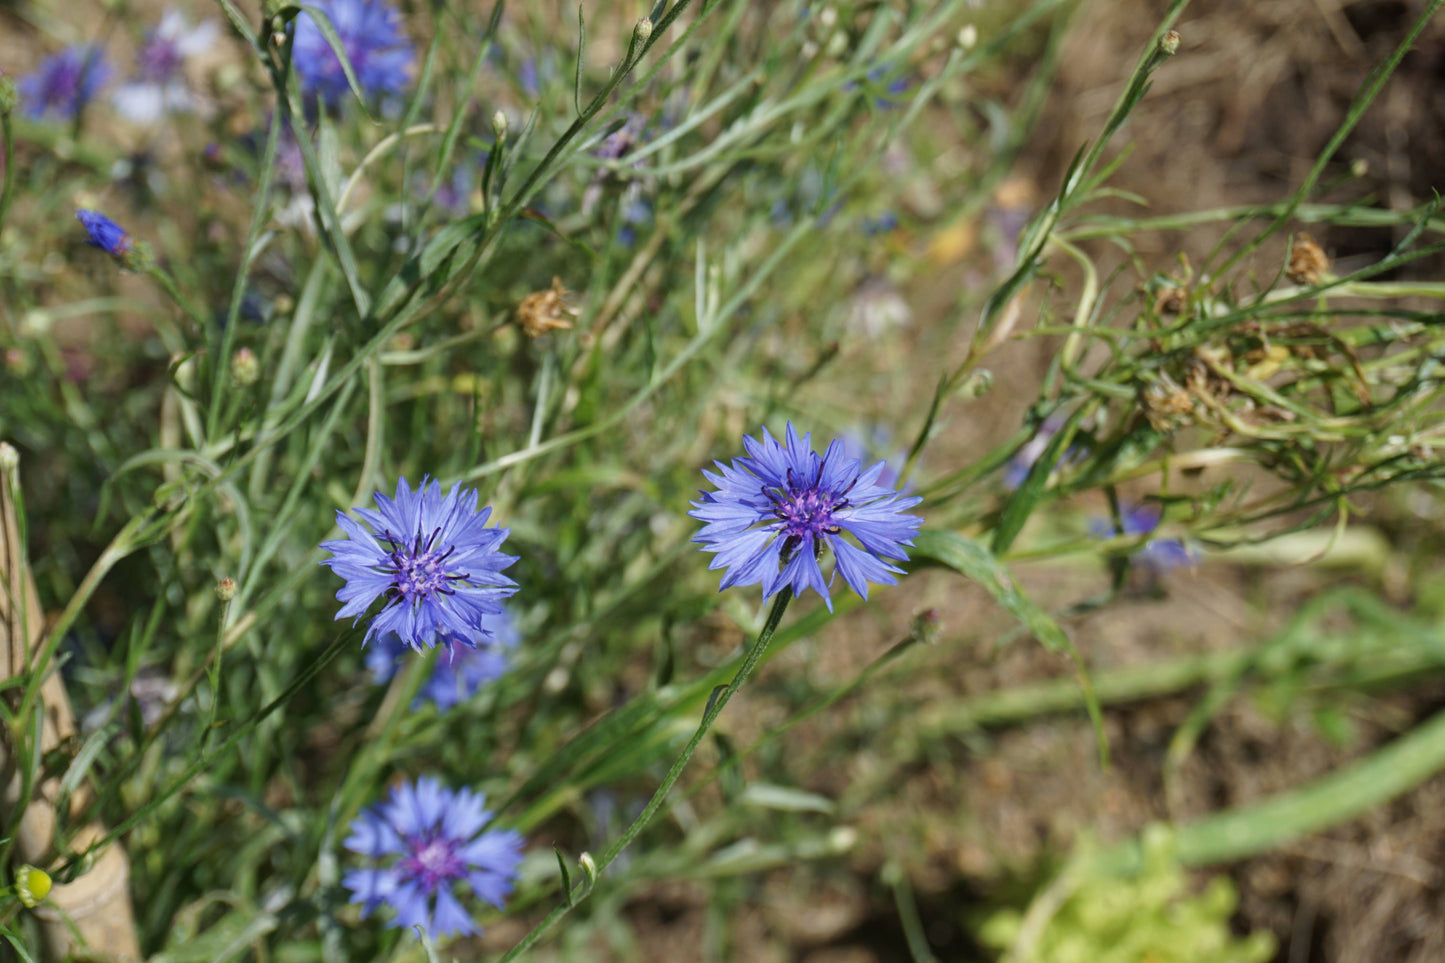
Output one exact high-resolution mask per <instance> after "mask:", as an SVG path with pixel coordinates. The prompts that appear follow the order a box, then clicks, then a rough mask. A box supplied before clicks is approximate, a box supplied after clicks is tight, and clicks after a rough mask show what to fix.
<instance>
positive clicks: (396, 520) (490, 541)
mask: <svg viewBox="0 0 1445 963" xmlns="http://www.w3.org/2000/svg"><path fill="white" fill-rule="evenodd" d="M372 497H373V498H374V499H375V500H376V510H374V511H373V510H371V509H366V508H358V509H356V510H355V511H356V514H357V515H358V516H360V518H361V520H362V521H364V522H366V524H367V525H369V526H370V527H371V531H370V532H368V531H367V530H366V529H365V528H362V527H361V526H360V525H359V524H357V522H356V521H355V520H354V519H352V518H351V517H350V516H348V515H347V514H346V513H345V512H337V513H336V524H337V525H339V526H341V530H342V531H343V532H345V533H346V534H347V536H348V537H349V538H348V539H337V540H335V541H330V542H322V543H321V547H322V548H324V549H326V550H327V551H328V552H330V553H331V554H332V557H331V558H328V559H325V560H323V561H322V563H321V564H322V565H330V566H331V570H332V571H333V572H335V573H336V574H337V575H340V576H341V577H342V578H343V579H345V580H346V584H345V585H343V586H342V587H341V590H340V591H339V592H337V593H336V598H337V600H338V601H340V602H344V603H345V604H344V605H343V606H342V607H341V611H339V612H337V613H336V617H337V618H338V619H342V618H347V617H359V616H361V615H362V613H364V612H365V611H366V610H367V609H368V608H370V606H371V603H373V602H375V601H376V600H377V599H378V598H382V597H384V598H386V600H387V602H386V607H385V608H383V609H382V610H381V611H380V612H378V613H377V614H376V616H375V617H374V618H373V619H372V620H371V625H370V627H368V628H367V630H366V639H365V640H364V641H363V643H362V644H363V645H365V644H366V643H367V642H370V641H371V640H372V639H373V638H375V637H376V636H378V635H385V634H386V633H388V632H392V633H395V634H396V635H397V636H399V637H400V639H401V641H402V642H403V643H405V644H406V645H409V646H411V647H412V648H413V649H415V650H417V651H418V652H419V651H421V650H422V649H423V648H430V647H431V646H434V645H464V646H475V645H477V644H478V643H479V642H481V641H482V640H484V639H489V638H490V637H491V633H490V629H489V628H488V619H489V618H491V617H495V616H497V615H500V614H501V612H502V606H501V600H502V599H504V598H506V597H507V596H509V595H512V594H513V593H515V592H516V591H517V583H516V582H513V581H512V580H511V579H509V578H507V576H505V575H503V574H502V569H504V568H506V567H507V566H509V565H511V564H512V563H513V562H515V561H516V560H517V557H516V556H515V555H503V554H502V553H501V552H499V551H498V548H499V547H500V546H501V544H502V542H503V541H505V540H506V537H507V535H508V532H509V530H508V529H505V528H486V527H485V525H486V521H487V519H488V518H489V517H490V516H491V514H492V510H491V508H484V509H482V510H481V511H480V512H478V511H477V492H476V489H473V488H468V489H465V490H464V489H462V488H461V486H460V485H453V486H452V490H451V492H449V493H448V494H447V495H446V496H445V497H444V496H443V495H442V489H441V485H440V484H439V483H438V482H436V481H434V480H432V479H429V478H423V479H422V481H421V484H420V485H419V486H417V489H416V491H412V490H411V486H410V485H408V484H407V480H406V479H405V478H403V479H401V480H400V481H398V482H397V484H396V496H395V497H394V498H387V497H386V496H385V495H383V494H382V493H381V492H377V493H376V494H375V495H373V496H372Z"/></svg>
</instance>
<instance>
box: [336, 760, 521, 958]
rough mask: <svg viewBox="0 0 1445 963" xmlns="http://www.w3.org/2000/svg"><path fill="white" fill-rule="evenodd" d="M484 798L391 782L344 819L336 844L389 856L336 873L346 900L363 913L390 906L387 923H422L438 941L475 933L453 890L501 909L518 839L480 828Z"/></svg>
mask: <svg viewBox="0 0 1445 963" xmlns="http://www.w3.org/2000/svg"><path fill="white" fill-rule="evenodd" d="M485 803H486V797H485V796H484V795H482V794H481V793H474V792H472V791H471V790H469V789H459V790H456V791H455V792H454V791H452V790H450V789H445V788H443V787H442V785H441V783H440V782H439V781H438V780H437V779H435V778H432V777H429V776H423V777H421V778H420V779H418V780H417V781H416V782H415V784H407V783H402V784H400V785H398V786H395V787H393V788H392V791H391V799H390V800H388V801H387V802H385V803H381V804H378V805H376V806H372V807H371V808H370V809H367V810H365V811H364V812H362V814H361V815H360V816H358V817H357V818H356V819H355V820H353V821H352V823H351V835H350V836H348V837H347V839H346V841H345V843H344V844H343V845H344V846H345V847H346V848H347V849H349V850H351V851H352V852H354V853H359V854H361V855H362V856H366V857H368V858H370V859H375V860H379V861H389V862H388V865H386V866H383V867H380V868H373V869H354V870H351V871H350V872H348V873H347V874H346V875H345V876H344V877H342V879H341V885H342V886H344V887H346V888H347V889H349V890H350V891H351V894H352V895H351V902H353V903H360V904H362V907H361V915H362V917H363V918H364V917H366V916H368V915H370V914H371V912H372V911H373V910H374V909H376V908H377V907H378V906H380V905H381V904H383V903H385V904H387V905H388V906H390V907H391V908H392V909H394V910H395V911H396V916H395V917H393V919H392V920H391V922H390V923H388V924H387V925H388V926H394V927H408V928H409V927H412V926H420V927H422V928H423V929H424V930H425V931H426V933H427V935H428V936H430V937H432V938H434V939H439V938H442V937H445V936H450V935H453V934H459V935H463V936H466V935H471V934H475V933H479V932H481V931H480V930H479V929H478V928H477V925H476V924H475V923H474V922H472V917H471V915H470V914H469V913H468V912H467V911H466V910H465V909H463V908H462V904H461V901H460V900H459V899H458V898H457V888H458V887H459V886H460V885H461V884H463V883H465V884H466V886H467V887H469V888H470V889H471V891H472V895H473V896H474V897H475V898H477V899H480V900H483V901H485V902H487V903H491V904H492V905H493V906H495V907H497V908H498V909H501V908H502V907H503V905H504V904H505V902H506V899H507V895H508V894H509V893H511V891H512V883H513V881H514V880H515V879H516V877H517V866H518V865H519V864H520V863H521V861H522V845H523V839H522V836H521V834H520V833H517V832H516V831H514V830H510V829H489V830H487V831H485V832H483V831H482V830H483V827H485V826H486V825H487V823H489V822H490V821H491V819H492V814H491V813H490V812H488V811H487V810H486V809H484V808H482V807H483V806H484V805H485Z"/></svg>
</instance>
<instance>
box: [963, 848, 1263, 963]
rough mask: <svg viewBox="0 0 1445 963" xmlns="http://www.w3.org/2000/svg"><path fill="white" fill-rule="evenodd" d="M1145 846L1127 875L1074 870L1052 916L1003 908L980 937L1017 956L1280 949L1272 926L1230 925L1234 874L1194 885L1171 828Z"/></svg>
mask: <svg viewBox="0 0 1445 963" xmlns="http://www.w3.org/2000/svg"><path fill="white" fill-rule="evenodd" d="M1143 854H1144V855H1143V863H1142V865H1141V866H1140V867H1139V871H1138V873H1137V874H1136V875H1133V876H1130V877H1127V878H1120V877H1118V876H1113V875H1109V874H1105V873H1097V874H1080V875H1076V876H1070V877H1067V887H1068V892H1067V893H1060V892H1056V891H1051V892H1050V893H1049V897H1050V898H1051V899H1052V900H1053V901H1054V902H1055V903H1056V908H1055V909H1054V911H1053V912H1052V914H1049V915H1047V918H1044V915H1045V914H1044V913H1036V912H1034V911H1030V914H1029V915H1028V916H1025V915H1023V914H1021V913H1019V912H1018V911H1017V910H1000V911H999V912H997V913H995V914H994V915H993V916H991V917H989V918H988V919H987V920H986V921H985V922H984V923H983V925H982V928H981V929H980V936H981V938H982V939H983V941H984V943H986V944H987V945H989V946H991V947H995V948H997V949H1000V950H1005V949H1006V950H1009V953H1008V954H1007V956H1006V957H1005V958H1006V959H1007V960H1009V961H1010V963H1265V961H1266V960H1269V959H1272V958H1273V957H1274V952H1275V940H1274V937H1273V936H1272V935H1271V934H1270V933H1268V932H1257V933H1251V934H1249V935H1248V936H1245V937H1236V936H1235V935H1234V933H1233V932H1232V931H1231V930H1230V927H1229V918H1230V916H1231V915H1233V913H1234V909H1235V905H1236V903H1237V902H1238V897H1237V895H1236V893H1235V890H1234V885H1233V884H1232V883H1231V882H1230V881H1229V878H1228V877H1225V876H1215V877H1212V878H1211V879H1210V880H1209V881H1208V882H1207V883H1205V884H1204V886H1203V887H1202V888H1201V889H1199V890H1198V891H1197V892H1191V888H1190V885H1189V880H1188V878H1187V876H1186V875H1185V873H1184V870H1183V869H1181V868H1180V865H1179V862H1178V860H1177V859H1176V858H1175V855H1174V842H1173V837H1172V834H1171V833H1170V831H1169V830H1168V829H1166V828H1164V827H1162V826H1157V825H1156V826H1153V827H1151V828H1150V829H1148V830H1147V831H1146V832H1145V833H1144V838H1143ZM1083 855H1085V856H1087V853H1085V854H1083ZM1056 887H1057V884H1056Z"/></svg>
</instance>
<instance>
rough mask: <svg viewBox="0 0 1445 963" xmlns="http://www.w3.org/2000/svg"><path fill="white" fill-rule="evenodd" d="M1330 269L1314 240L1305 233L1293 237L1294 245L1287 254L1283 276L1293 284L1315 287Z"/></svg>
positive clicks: (1327, 258)
mask: <svg viewBox="0 0 1445 963" xmlns="http://www.w3.org/2000/svg"><path fill="white" fill-rule="evenodd" d="M1329 269H1330V259H1329V256H1328V255H1326V254H1325V249H1324V248H1322V247H1320V246H1319V245H1318V244H1316V243H1315V239H1314V238H1312V237H1310V236H1309V235H1308V234H1306V233H1305V232H1303V231H1301V232H1300V233H1298V234H1296V235H1295V236H1294V245H1293V246H1292V247H1291V248H1290V252H1289V267H1288V268H1287V269H1286V270H1285V274H1286V275H1288V277H1289V279H1290V280H1291V281H1293V282H1294V283H1295V284H1306V285H1311V286H1313V285H1316V284H1319V283H1320V280H1321V279H1322V278H1323V277H1324V276H1325V272H1326V271H1328V270H1329Z"/></svg>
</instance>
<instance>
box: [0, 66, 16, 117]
mask: <svg viewBox="0 0 1445 963" xmlns="http://www.w3.org/2000/svg"><path fill="white" fill-rule="evenodd" d="M18 106H20V91H18V90H16V89H15V81H13V80H11V79H10V75H9V74H7V73H4V72H3V71H0V117H9V116H10V115H11V114H13V113H15V108H16V107H18Z"/></svg>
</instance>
